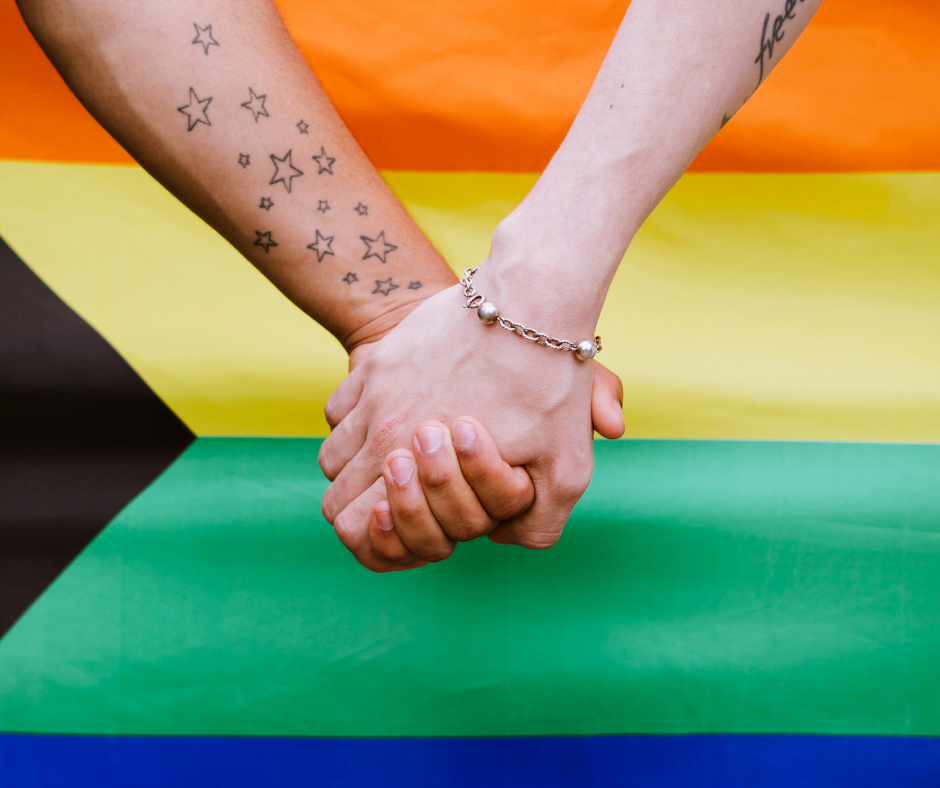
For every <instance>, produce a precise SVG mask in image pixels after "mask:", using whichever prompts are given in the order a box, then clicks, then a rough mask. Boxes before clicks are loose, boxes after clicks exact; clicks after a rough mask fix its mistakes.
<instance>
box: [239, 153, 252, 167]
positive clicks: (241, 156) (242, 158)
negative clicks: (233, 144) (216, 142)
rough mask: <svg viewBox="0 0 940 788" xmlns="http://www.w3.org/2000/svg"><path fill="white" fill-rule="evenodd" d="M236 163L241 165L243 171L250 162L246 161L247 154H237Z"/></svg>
mask: <svg viewBox="0 0 940 788" xmlns="http://www.w3.org/2000/svg"><path fill="white" fill-rule="evenodd" d="M238 163H239V164H241V165H242V169H245V167H247V166H248V165H249V164H251V161H249V159H248V154H247V153H239V154H238Z"/></svg>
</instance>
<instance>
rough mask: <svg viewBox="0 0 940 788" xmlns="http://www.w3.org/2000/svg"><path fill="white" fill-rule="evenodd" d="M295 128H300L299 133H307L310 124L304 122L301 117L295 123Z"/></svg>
mask: <svg viewBox="0 0 940 788" xmlns="http://www.w3.org/2000/svg"><path fill="white" fill-rule="evenodd" d="M297 128H298V129H300V133H301V134H307V129H309V128H310V125H309V124H307V123H304V121H303V118H301V119H300V122H299V123H298V124H297Z"/></svg>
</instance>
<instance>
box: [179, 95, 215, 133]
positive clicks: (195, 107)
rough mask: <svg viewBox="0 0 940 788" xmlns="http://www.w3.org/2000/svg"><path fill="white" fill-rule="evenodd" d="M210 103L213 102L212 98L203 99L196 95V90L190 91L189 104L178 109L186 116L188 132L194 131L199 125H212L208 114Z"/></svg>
mask: <svg viewBox="0 0 940 788" xmlns="http://www.w3.org/2000/svg"><path fill="white" fill-rule="evenodd" d="M210 101H212V96H209V98H206V99H201V98H199V96H197V95H196V91H195V90H193V89H192V88H190V89H189V104H186V105H185V106H182V107H179V108H178V109H179V111H180V112H182V113H183V114H184V115H185V116H186V120H187V121H188V124H189V128H187V129H186V130H187V131H192V130H193V129H194V128H196V125H197V124H199V123H205V124H206V125H207V126H211V125H212V123H210V122H209V116H208V115H207V114H206V112H207V110H208V109H209V102H210Z"/></svg>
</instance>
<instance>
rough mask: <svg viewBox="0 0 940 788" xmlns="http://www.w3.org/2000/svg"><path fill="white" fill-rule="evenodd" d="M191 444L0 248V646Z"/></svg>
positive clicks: (142, 387) (83, 327) (158, 404)
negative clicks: (95, 540)
mask: <svg viewBox="0 0 940 788" xmlns="http://www.w3.org/2000/svg"><path fill="white" fill-rule="evenodd" d="M142 319H145V318H142ZM193 437H194V436H193V434H192V433H191V432H190V431H189V429H188V428H187V427H186V426H185V425H184V424H183V423H182V422H181V421H180V420H179V419H178V418H177V417H176V415H175V414H174V413H173V412H172V411H171V410H170V409H169V408H168V407H167V406H166V405H165V404H164V403H163V401H162V400H161V399H160V398H159V397H158V396H157V395H156V394H154V393H153V391H151V390H150V388H149V387H148V386H147V384H146V383H144V381H143V380H141V379H140V377H139V376H138V375H137V373H136V372H134V370H133V369H131V368H130V366H129V365H128V364H127V362H126V361H124V359H123V358H121V356H120V355H119V354H118V353H117V352H116V351H115V350H114V348H112V347H111V346H110V345H109V344H108V343H107V342H106V341H105V340H104V338H102V337H101V336H100V335H99V334H98V333H97V332H96V331H95V330H94V329H93V328H92V327H91V326H89V325H88V324H87V323H86V322H85V321H84V320H82V318H81V317H79V316H78V315H77V314H75V312H74V311H72V309H71V308H70V307H69V306H68V305H67V304H65V303H64V302H63V301H62V300H61V299H60V298H59V297H58V296H57V295H55V293H53V292H52V291H51V290H50V289H49V288H48V287H47V286H46V285H45V283H43V282H42V280H40V279H39V278H38V277H37V276H36V275H35V274H34V273H33V272H32V271H31V270H30V269H29V267H28V266H27V265H26V264H25V263H24V262H23V261H22V260H20V259H19V257H17V255H16V254H15V253H14V252H13V250H12V249H10V247H9V246H7V244H6V243H4V242H3V240H2V239H0V636H2V635H3V634H4V633H5V632H6V631H7V630H8V629H9V628H10V627H11V626H12V625H13V623H14V622H15V621H16V620H17V618H19V617H20V615H22V613H23V612H24V611H25V610H26V608H27V607H29V605H31V604H32V603H33V601H34V600H35V599H36V598H37V597H38V596H39V595H40V594H41V593H42V592H43V591H44V590H45V589H46V588H47V587H48V586H49V584H50V583H51V582H52V581H53V580H54V579H55V578H56V577H57V576H58V575H59V573H60V572H61V571H62V570H63V569H64V568H65V567H66V566H67V565H68V564H69V562H70V561H72V559H74V558H75V557H76V556H77V555H78V554H79V553H80V552H81V551H82V550H83V549H84V548H85V546H86V545H87V544H88V543H89V542H90V541H91V540H92V539H93V538H94V537H95V536H96V535H97V534H98V533H99V531H101V529H102V528H104V526H105V525H107V524H108V522H109V521H110V520H111V519H112V518H113V517H114V516H115V515H116V514H117V513H118V512H119V511H120V510H121V509H122V508H123V507H124V506H126V505H127V504H128V503H129V502H130V501H131V500H133V499H134V498H135V497H136V496H137V495H138V494H139V493H140V492H141V491H142V490H143V489H144V488H145V487H146V486H147V485H149V484H150V483H151V482H152V481H153V480H154V479H155V478H156V477H157V476H159V475H160V473H162V472H163V471H164V470H165V469H166V467H167V466H168V465H169V464H170V463H171V462H173V460H175V459H176V458H177V457H178V456H179V455H180V453H181V452H182V451H183V450H184V449H185V448H186V447H187V446H188V445H189V444H190V443H191V442H192V440H193Z"/></svg>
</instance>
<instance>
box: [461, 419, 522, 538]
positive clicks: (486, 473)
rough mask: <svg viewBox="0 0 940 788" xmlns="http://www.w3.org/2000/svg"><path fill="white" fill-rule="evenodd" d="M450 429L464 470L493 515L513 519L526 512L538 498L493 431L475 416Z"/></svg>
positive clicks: (496, 517) (473, 487)
mask: <svg viewBox="0 0 940 788" xmlns="http://www.w3.org/2000/svg"><path fill="white" fill-rule="evenodd" d="M450 429H451V433H452V435H453V442H454V449H455V451H456V455H457V460H458V461H459V463H460V470H461V473H462V475H463V477H464V479H466V480H467V483H468V484H469V485H470V487H471V488H472V490H473V492H474V493H475V494H476V496H477V498H478V499H479V501H480V503H481V504H482V505H483V508H484V509H485V510H486V511H487V512H488V513H489V515H490V516H491V517H492V518H493V519H495V520H509V519H511V518H513V517H517V516H519V515H520V514H522V513H523V512H525V511H526V510H527V509H528V508H529V507H530V506H531V505H532V501H533V500H535V489H534V487H533V486H532V480H531V479H530V478H529V474H527V473H526V471H525V469H524V468H514V467H512V466H511V465H509V464H508V463H506V462H504V461H503V458H502V457H501V456H500V453H499V449H497V448H496V442H495V441H494V440H493V438H492V436H491V435H490V433H489V432H488V431H487V429H486V428H485V427H484V426H483V425H482V424H481V423H480V422H479V421H477V420H476V419H474V418H472V417H471V416H461V417H460V418H459V419H457V420H456V421H455V422H454V423H453V424H451V425H450Z"/></svg>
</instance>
